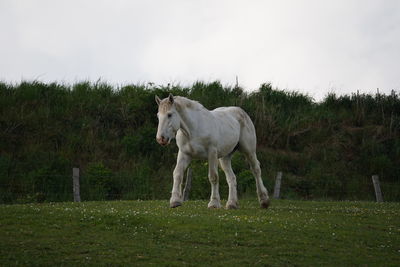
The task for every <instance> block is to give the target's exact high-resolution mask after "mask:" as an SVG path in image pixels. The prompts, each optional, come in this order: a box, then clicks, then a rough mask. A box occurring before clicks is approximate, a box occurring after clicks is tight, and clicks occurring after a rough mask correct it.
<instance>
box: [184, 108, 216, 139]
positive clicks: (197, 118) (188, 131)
mask: <svg viewBox="0 0 400 267" xmlns="http://www.w3.org/2000/svg"><path fill="white" fill-rule="evenodd" d="M184 106H185V105H184V103H182V104H181V108H180V109H179V110H178V113H179V115H180V117H181V130H182V131H183V133H184V134H185V135H186V136H187V137H188V138H189V139H190V138H191V137H193V136H194V135H196V133H197V132H199V127H201V120H202V117H204V116H206V115H207V114H206V113H208V112H209V111H208V110H207V109H205V108H204V109H203V108H202V109H193V108H187V107H184Z"/></svg>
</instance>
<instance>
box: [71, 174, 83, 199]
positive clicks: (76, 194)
mask: <svg viewBox="0 0 400 267" xmlns="http://www.w3.org/2000/svg"><path fill="white" fill-rule="evenodd" d="M72 181H73V192H74V202H81V194H80V184H79V168H73V169H72Z"/></svg>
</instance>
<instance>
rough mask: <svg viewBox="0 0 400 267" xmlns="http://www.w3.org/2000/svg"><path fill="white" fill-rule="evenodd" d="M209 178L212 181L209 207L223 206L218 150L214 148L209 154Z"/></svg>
mask: <svg viewBox="0 0 400 267" xmlns="http://www.w3.org/2000/svg"><path fill="white" fill-rule="evenodd" d="M208 179H209V180H210V183H211V197H210V202H209V203H208V207H209V208H221V200H220V196H219V177H218V154H217V151H216V150H212V151H210V152H209V154H208Z"/></svg>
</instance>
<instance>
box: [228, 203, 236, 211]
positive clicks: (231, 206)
mask: <svg viewBox="0 0 400 267" xmlns="http://www.w3.org/2000/svg"><path fill="white" fill-rule="evenodd" d="M226 209H227V210H237V209H238V206H236V205H233V204H230V205H226Z"/></svg>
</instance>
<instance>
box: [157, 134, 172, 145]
mask: <svg viewBox="0 0 400 267" xmlns="http://www.w3.org/2000/svg"><path fill="white" fill-rule="evenodd" d="M156 139H157V143H159V144H160V145H162V146H166V145H168V144H169V141H170V140H169V139H167V138H165V137H164V136H161V137H157V138H156Z"/></svg>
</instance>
